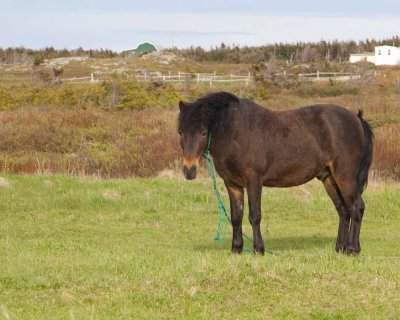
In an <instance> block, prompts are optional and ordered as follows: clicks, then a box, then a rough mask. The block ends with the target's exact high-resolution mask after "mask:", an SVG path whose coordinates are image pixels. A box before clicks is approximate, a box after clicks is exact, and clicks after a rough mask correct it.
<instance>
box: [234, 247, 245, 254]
mask: <svg viewBox="0 0 400 320" xmlns="http://www.w3.org/2000/svg"><path fill="white" fill-rule="evenodd" d="M242 251H243V248H236V247H232V253H235V254H240V253H242Z"/></svg>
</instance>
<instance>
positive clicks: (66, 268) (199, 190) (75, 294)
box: [0, 175, 400, 319]
mask: <svg viewBox="0 0 400 320" xmlns="http://www.w3.org/2000/svg"><path fill="white" fill-rule="evenodd" d="M3 177H4V178H5V179H6V183H5V182H4V181H3V183H2V184H3V186H1V187H0V221H1V223H0V252H1V255H0V317H3V318H4V319H110V318H120V319H132V318H135V319H162V318H182V319H199V318H200V319H201V318H206V319H209V318H221V319H268V318H271V319H274V318H284V319H285V318H287V319H310V318H311V319H356V318H357V319H368V318H370V319H377V318H378V319H397V318H398V317H399V315H400V233H399V229H400V185H399V184H398V183H391V182H381V181H374V180H373V181H371V183H370V185H369V188H368V189H367V191H366V193H365V202H366V206H367V209H366V214H365V218H364V222H363V229H362V232H361V246H362V252H361V255H360V256H358V257H348V256H344V255H341V254H336V253H335V252H334V243H335V236H336V232H337V223H338V218H337V214H336V212H335V209H334V207H333V205H332V204H331V203H330V200H329V198H328V196H327V195H326V194H325V192H324V190H323V188H322V186H321V185H320V184H319V183H318V182H317V181H315V182H312V183H310V184H307V185H305V186H302V187H298V188H292V189H285V190H283V189H265V190H264V194H263V222H262V231H263V235H264V239H265V241H266V246H267V247H268V248H271V249H272V250H273V251H274V252H275V253H276V254H274V255H270V254H267V255H265V256H263V257H260V256H254V255H252V254H242V255H232V254H231V253H230V239H231V235H230V229H229V230H228V235H227V239H226V240H225V242H224V243H223V244H222V245H221V246H219V245H217V244H216V243H214V241H213V236H214V234H215V230H216V224H217V220H218V216H217V208H216V201H215V198H214V195H213V193H212V188H211V182H210V180H209V179H207V178H201V179H200V180H197V181H195V182H186V181H183V180H181V179H180V178H178V177H175V178H153V179H149V178H137V179H133V180H99V179H94V178H73V177H64V176H44V175H41V176H19V175H3ZM7 182H8V183H7ZM223 194H224V196H225V199H226V193H225V190H223ZM246 215H247V213H246ZM245 231H246V232H247V233H250V228H249V224H248V222H247V219H246V223H245Z"/></svg>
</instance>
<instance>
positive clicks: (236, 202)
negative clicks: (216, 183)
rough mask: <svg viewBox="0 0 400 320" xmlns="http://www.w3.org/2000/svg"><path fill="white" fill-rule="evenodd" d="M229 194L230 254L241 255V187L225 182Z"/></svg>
mask: <svg viewBox="0 0 400 320" xmlns="http://www.w3.org/2000/svg"><path fill="white" fill-rule="evenodd" d="M225 185H226V188H227V189H228V193H229V202H230V205H231V221H232V229H233V236H232V252H233V253H241V252H242V251H243V236H242V220H243V198H244V196H243V195H244V190H243V188H242V187H239V186H236V185H234V184H231V183H227V182H225Z"/></svg>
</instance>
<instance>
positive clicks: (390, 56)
mask: <svg viewBox="0 0 400 320" xmlns="http://www.w3.org/2000/svg"><path fill="white" fill-rule="evenodd" d="M396 64H400V48H396V47H392V46H380V47H375V65H377V66H382V65H388V66H393V65H396Z"/></svg>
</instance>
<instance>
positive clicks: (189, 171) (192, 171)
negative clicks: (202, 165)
mask: <svg viewBox="0 0 400 320" xmlns="http://www.w3.org/2000/svg"><path fill="white" fill-rule="evenodd" d="M196 173H197V166H195V165H194V166H191V167H190V168H188V167H187V166H183V175H184V176H185V178H186V180H193V179H194V178H196Z"/></svg>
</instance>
